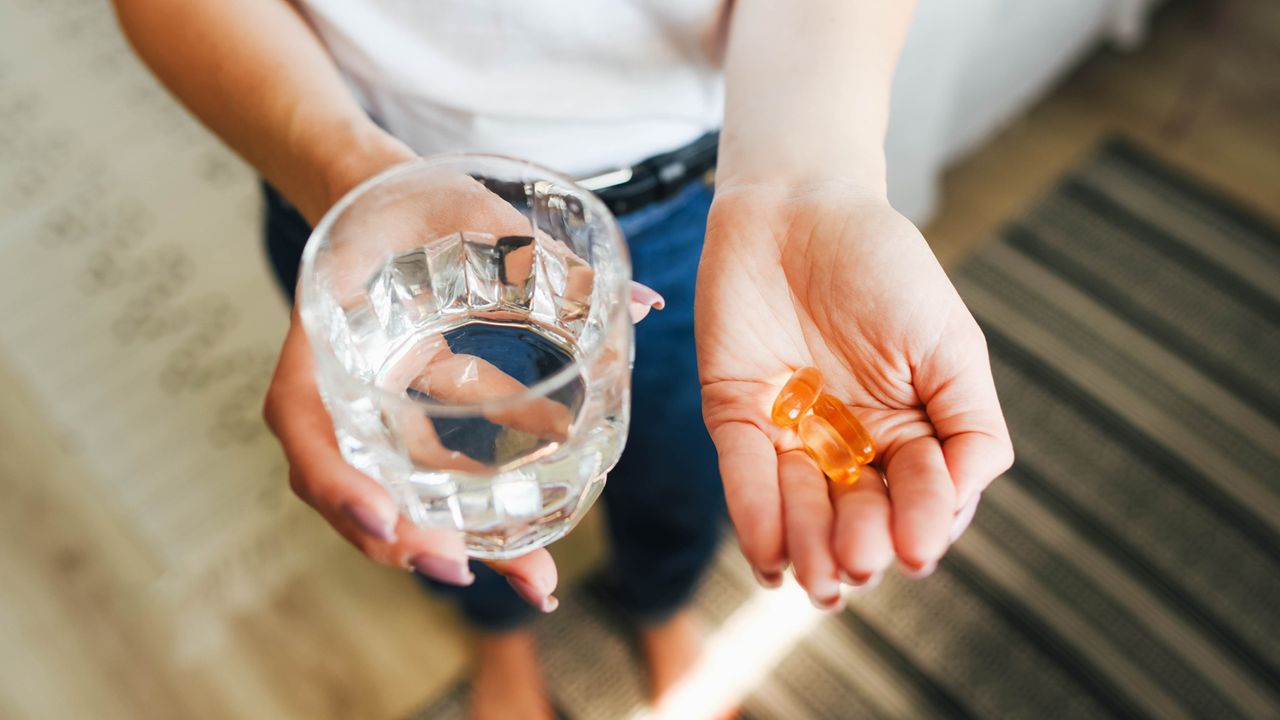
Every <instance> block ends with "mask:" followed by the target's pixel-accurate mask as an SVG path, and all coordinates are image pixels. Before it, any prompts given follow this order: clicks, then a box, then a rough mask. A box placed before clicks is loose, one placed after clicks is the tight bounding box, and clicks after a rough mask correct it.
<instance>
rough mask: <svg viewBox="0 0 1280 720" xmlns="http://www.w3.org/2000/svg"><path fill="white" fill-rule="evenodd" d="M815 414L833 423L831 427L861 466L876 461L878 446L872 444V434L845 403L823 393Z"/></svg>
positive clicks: (816, 403)
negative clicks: (842, 439)
mask: <svg viewBox="0 0 1280 720" xmlns="http://www.w3.org/2000/svg"><path fill="white" fill-rule="evenodd" d="M813 414H814V415H817V416H818V417H820V418H822V419H823V420H826V421H827V422H829V423H831V427H833V428H835V429H836V432H838V433H840V437H842V438H844V441H845V443H847V444H848V445H849V449H851V450H852V451H853V459H854V460H856V461H857V462H858V464H859V465H866V464H868V463H870V462H871V461H872V460H874V459H875V457H876V446H875V444H874V443H873V442H871V433H869V432H867V429H866V428H865V427H863V426H862V423H860V422H858V418H856V417H854V414H853V413H852V412H850V411H849V408H847V407H845V404H844V403H842V402H840V401H839V400H837V399H835V398H833V397H831V396H830V395H827V394H826V393H823V394H822V395H820V396H819V397H818V400H817V401H816V402H815V403H814V404H813Z"/></svg>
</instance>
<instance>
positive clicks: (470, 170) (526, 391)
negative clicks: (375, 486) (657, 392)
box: [298, 155, 632, 559]
mask: <svg viewBox="0 0 1280 720" xmlns="http://www.w3.org/2000/svg"><path fill="white" fill-rule="evenodd" d="M630 280H631V265H630V260H629V258H628V256H627V250H626V245H625V243H624V241H623V238H622V234H621V232H620V231H619V230H618V227H617V224H616V223H615V222H614V219H613V217H612V216H611V215H610V213H609V211H608V210H607V209H606V208H605V206H604V204H603V203H601V202H600V200H599V199H598V198H597V197H595V196H594V195H592V194H591V193H589V192H587V191H586V190H583V189H582V188H579V187H578V186H576V185H575V184H574V183H573V182H572V181H571V180H569V179H568V178H566V177H563V176H561V175H558V174H556V173H554V172H552V171H550V170H546V169H544V168H541V167H537V166H535V165H532V164H529V163H525V162H521V161H518V160H513V159H510V158H503V157H497V156H488V155H446V156H438V157H432V158H427V159H424V160H419V161H416V162H413V163H409V164H405V165H400V166H397V167H395V168H392V169H391V170H388V171H386V172H384V173H382V174H381V175H378V176H376V177H374V178H372V179H371V180H369V181H367V182H365V183H364V184H362V185H360V186H359V187H357V188H356V189H355V190H353V191H352V192H351V193H350V194H348V195H347V196H346V197H345V198H343V199H342V201H340V202H339V203H338V204H337V205H335V206H334V207H333V209H332V210H330V211H329V213H328V214H326V215H325V217H324V219H323V220H322V221H321V222H320V224H319V225H318V226H317V227H316V230H315V232H314V233H313V234H312V236H311V239H310V240H309V241H308V243H307V247H306V251H305V252H304V253H303V258H302V271H301V278H300V280H299V290H298V293H299V295H298V296H299V300H298V302H299V310H300V312H301V315H302V322H303V325H304V327H305V328H306V331H307V336H308V337H309V339H310V342H311V347H312V351H313V354H314V356H315V364H316V373H317V380H318V383H319V387H320V391H321V394H322V396H323V397H324V401H325V405H326V407H327V408H328V410H329V414H330V415H331V416H332V418H333V423H334V428H335V431H336V433H337V437H338V443H339V446H340V447H341V449H342V454H343V456H344V457H345V458H346V460H347V461H348V462H349V463H350V464H351V465H353V466H355V467H356V468H358V469H360V470H361V471H363V472H365V473H366V474H368V475H370V476H372V477H373V478H375V479H376V480H378V481H379V482H380V483H381V484H382V485H383V486H384V487H385V488H386V489H387V490H388V491H389V492H390V493H391V495H392V497H394V498H395V500H396V502H397V504H398V505H399V507H400V509H401V512H403V513H404V514H405V515H406V516H407V517H408V518H410V519H411V520H413V522H415V523H417V524H419V525H422V526H426V527H443V528H453V529H457V530H459V531H461V532H462V534H463V536H464V537H465V540H466V543H467V548H468V552H469V553H470V554H471V555H472V556H474V557H478V558H486V559H503V558H512V557H516V556H518V555H521V554H523V553H526V552H529V551H530V550H533V549H535V548H539V547H542V546H544V545H547V544H549V543H551V542H553V541H554V540H556V539H558V538H560V537H562V536H563V535H564V534H565V533H567V532H568V531H569V530H571V529H572V528H573V526H574V525H575V524H576V523H577V522H578V521H579V520H580V519H581V518H582V516H583V515H584V514H585V513H586V511H587V509H588V508H590V507H591V504H592V503H593V502H595V499H596V498H597V497H598V496H599V494H600V490H601V489H602V487H603V485H604V479H605V473H607V472H608V471H609V470H610V469H611V468H612V467H613V465H614V464H615V463H616V462H617V460H618V456H619V455H620V454H621V452H622V446H623V442H624V441H625V438H626V434H627V422H628V415H629V392H630V380H631V360H632V328H631V321H630V318H629V314H628V301H629V297H630Z"/></svg>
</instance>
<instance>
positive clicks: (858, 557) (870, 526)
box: [831, 466, 893, 586]
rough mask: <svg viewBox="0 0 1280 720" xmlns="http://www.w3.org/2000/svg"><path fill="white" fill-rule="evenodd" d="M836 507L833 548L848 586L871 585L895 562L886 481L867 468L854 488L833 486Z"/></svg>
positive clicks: (832, 491) (833, 499) (850, 486)
mask: <svg viewBox="0 0 1280 720" xmlns="http://www.w3.org/2000/svg"><path fill="white" fill-rule="evenodd" d="M831 495H832V501H833V503H834V505H835V514H836V520H835V523H836V525H835V536H834V539H833V541H832V548H833V550H834V551H835V556H836V561H837V562H838V563H839V564H840V568H841V570H843V572H844V575H845V578H846V582H848V583H849V584H851V585H859V586H861V585H867V584H869V583H871V582H872V580H873V579H875V578H876V577H877V576H879V575H880V574H881V573H883V572H884V570H885V568H887V567H889V563H891V562H893V534H892V528H893V525H892V522H891V521H892V511H893V508H892V506H891V505H890V503H889V492H888V490H887V489H886V488H885V486H884V478H882V477H881V475H880V472H879V471H878V470H876V469H875V468H874V467H870V466H868V467H864V468H862V472H861V474H860V476H859V478H858V482H856V483H854V484H853V485H839V484H832V485H831Z"/></svg>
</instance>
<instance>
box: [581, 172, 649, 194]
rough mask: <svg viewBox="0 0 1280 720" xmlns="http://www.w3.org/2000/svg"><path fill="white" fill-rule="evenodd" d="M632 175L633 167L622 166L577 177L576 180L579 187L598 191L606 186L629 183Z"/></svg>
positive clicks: (633, 173) (633, 174)
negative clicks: (597, 173) (596, 173)
mask: <svg viewBox="0 0 1280 720" xmlns="http://www.w3.org/2000/svg"><path fill="white" fill-rule="evenodd" d="M634 176H635V168H634V167H624V168H618V169H617V170H610V171H609V172H604V173H600V174H599V175H592V176H590V177H584V178H579V179H578V180H577V181H576V182H577V183H578V185H579V186H580V187H584V188H586V189H587V190H590V191H591V192H599V191H601V190H604V189H606V188H611V187H617V186H618V185H624V184H626V183H629V182H631V178H632V177H634Z"/></svg>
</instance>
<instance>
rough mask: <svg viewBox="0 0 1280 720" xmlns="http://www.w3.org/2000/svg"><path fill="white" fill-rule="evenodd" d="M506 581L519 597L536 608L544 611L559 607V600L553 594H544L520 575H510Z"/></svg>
mask: <svg viewBox="0 0 1280 720" xmlns="http://www.w3.org/2000/svg"><path fill="white" fill-rule="evenodd" d="M507 583H509V584H510V585H511V587H513V588H515V591H516V592H517V593H520V597H522V598H524V599H525V600H527V601H528V602H529V604H530V605H532V606H534V607H536V608H538V609H539V610H541V611H542V612H544V613H549V612H552V611H554V610H555V609H556V608H558V607H560V601H559V600H557V599H556V596H555V595H550V594H545V595H544V594H543V593H542V592H540V591H539V590H538V588H536V587H534V586H533V583H531V582H529V581H528V580H525V579H524V578H522V577H516V576H514V575H512V576H510V577H508V578H507Z"/></svg>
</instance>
